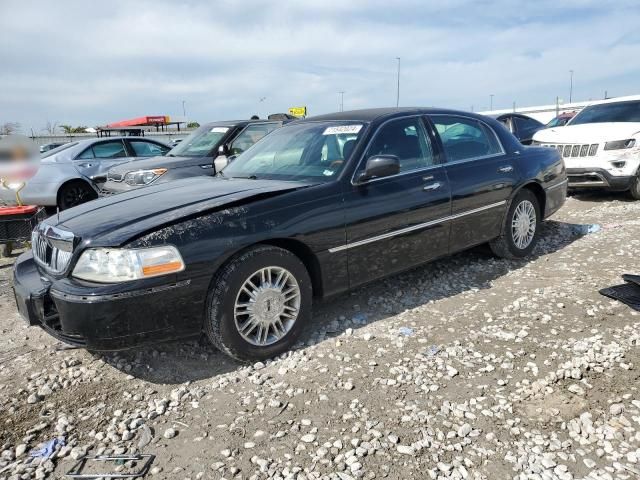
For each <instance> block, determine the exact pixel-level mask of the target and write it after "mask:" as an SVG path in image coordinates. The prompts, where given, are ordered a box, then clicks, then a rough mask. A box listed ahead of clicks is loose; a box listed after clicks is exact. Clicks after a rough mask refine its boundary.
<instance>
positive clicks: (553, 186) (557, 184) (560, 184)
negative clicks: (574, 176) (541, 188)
mask: <svg viewBox="0 0 640 480" xmlns="http://www.w3.org/2000/svg"><path fill="white" fill-rule="evenodd" d="M567 183H569V179H568V178H567V179H565V180H563V181H561V182H560V183H556V184H555V185H551V186H550V187H547V188H545V190H546V191H547V192H548V191H549V190H554V189H556V188H558V187H561V186H563V185H566V184H567Z"/></svg>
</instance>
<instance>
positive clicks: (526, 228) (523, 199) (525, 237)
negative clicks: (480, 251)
mask: <svg viewBox="0 0 640 480" xmlns="http://www.w3.org/2000/svg"><path fill="white" fill-rule="evenodd" d="M540 219H541V215H540V205H539V203H538V199H537V198H536V196H535V195H534V194H533V192H531V191H530V190H528V189H523V190H521V191H520V192H518V194H517V195H516V196H515V198H514V199H513V200H512V201H511V205H510V206H509V211H508V212H507V215H506V217H505V221H504V225H503V227H502V234H501V235H500V236H499V237H498V238H496V239H495V240H492V241H491V242H490V243H489V245H490V246H491V250H492V251H493V253H494V254H496V255H497V256H499V257H503V258H512V259H513V258H522V257H526V256H527V255H529V254H530V253H531V252H532V251H533V249H534V247H535V246H536V243H537V241H538V229H539V226H540Z"/></svg>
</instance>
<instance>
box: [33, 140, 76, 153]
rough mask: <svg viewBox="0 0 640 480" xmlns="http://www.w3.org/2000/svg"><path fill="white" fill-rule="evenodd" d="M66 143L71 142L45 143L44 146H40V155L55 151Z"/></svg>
mask: <svg viewBox="0 0 640 480" xmlns="http://www.w3.org/2000/svg"><path fill="white" fill-rule="evenodd" d="M65 143H69V142H53V143H45V144H44V145H40V153H45V152H48V151H49V150H53V149H54V148H58V147H60V146H62V145H64V144H65Z"/></svg>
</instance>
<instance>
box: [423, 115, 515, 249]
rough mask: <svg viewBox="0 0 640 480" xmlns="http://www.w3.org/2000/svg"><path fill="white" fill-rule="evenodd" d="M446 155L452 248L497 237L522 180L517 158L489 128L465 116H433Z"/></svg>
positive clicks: (431, 117) (431, 118)
mask: <svg viewBox="0 0 640 480" xmlns="http://www.w3.org/2000/svg"><path fill="white" fill-rule="evenodd" d="M429 119H430V121H431V122H432V123H433V125H434V128H435V130H436V132H437V133H438V135H439V137H440V142H441V144H442V148H443V150H444V153H445V156H446V163H445V166H446V171H447V177H448V179H449V182H450V184H451V217H452V219H451V241H450V251H451V252H455V251H459V250H462V249H464V248H467V247H470V246H473V245H478V244H481V243H484V242H486V241H488V240H490V239H492V238H495V237H496V236H498V235H499V233H500V230H501V227H502V220H503V218H504V214H505V211H506V208H507V206H508V200H509V198H510V196H511V193H512V192H513V188H514V186H515V185H516V184H517V182H518V178H519V174H518V171H517V168H516V165H517V163H516V161H515V159H514V158H512V157H511V156H510V155H508V154H507V153H506V150H505V149H504V147H503V146H502V144H501V143H500V140H499V138H498V136H497V134H496V133H495V131H494V130H493V128H492V127H491V126H489V125H488V124H486V123H485V122H482V121H480V120H477V119H475V118H471V117H466V116H464V115H429Z"/></svg>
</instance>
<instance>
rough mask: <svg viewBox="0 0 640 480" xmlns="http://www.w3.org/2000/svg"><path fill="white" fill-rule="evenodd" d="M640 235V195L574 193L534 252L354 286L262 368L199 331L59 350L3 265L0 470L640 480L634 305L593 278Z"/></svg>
mask: <svg viewBox="0 0 640 480" xmlns="http://www.w3.org/2000/svg"><path fill="white" fill-rule="evenodd" d="M591 224H598V225H600V226H601V229H600V230H599V231H597V232H594V233H587V230H588V225H591ZM594 230H595V229H594ZM639 232H640V202H635V203H633V202H631V201H628V200H627V199H626V198H625V197H623V196H615V195H605V194H602V195H590V196H581V197H572V198H569V199H568V201H567V204H566V206H565V207H564V208H563V209H562V210H561V211H560V212H559V213H558V214H557V215H556V216H555V217H554V218H553V219H552V220H551V221H549V222H547V223H546V224H545V225H544V226H543V228H542V236H541V241H540V243H539V245H538V247H537V249H536V251H535V257H533V258H531V259H528V260H527V261H506V260H500V259H496V258H494V257H492V256H491V255H490V254H489V253H488V251H487V249H485V248H479V249H475V250H473V251H470V252H465V253H463V254H459V255H456V256H454V257H452V258H448V259H445V260H441V261H438V262H436V263H433V264H431V265H429V266H426V267H424V268H419V269H416V270H413V271H411V272H407V273H404V274H402V275H398V276H395V277H392V278H390V279H388V280H385V281H381V282H377V283H375V284H372V285H369V286H367V287H365V288H361V289H359V290H357V291H355V292H352V293H350V294H348V295H343V296H341V297H338V298H336V299H333V300H331V301H328V302H326V303H324V304H322V305H319V306H317V307H316V310H315V314H314V323H313V324H312V325H311V326H310V327H309V329H308V332H307V334H306V336H305V338H304V340H303V341H304V344H301V345H300V348H298V349H296V350H295V351H294V352H291V353H289V354H287V355H285V356H283V357H282V358H278V359H276V360H273V361H269V362H265V363H264V364H263V363H257V364H255V365H251V366H247V365H241V364H238V363H235V362H233V361H231V360H229V359H227V358H226V357H225V356H224V355H222V354H220V353H218V352H217V351H215V350H214V349H213V348H212V347H210V346H208V345H207V343H206V342H205V341H194V342H189V343H180V344H164V345H160V346H156V347H154V348H147V349H142V350H137V351H127V352H123V353H120V354H117V355H115V354H114V355H108V356H101V355H92V354H91V353H89V352H86V351H84V350H73V349H71V350H70V349H64V347H63V346H62V345H61V344H60V343H58V342H57V341H55V340H54V339H53V338H50V337H49V336H47V335H46V334H44V333H43V332H41V331H40V330H38V329H35V328H27V327H25V326H24V324H23V323H22V321H21V320H20V319H19V317H18V314H17V312H16V310H15V307H14V304H13V299H12V296H11V290H10V272H11V268H10V267H11V262H10V261H7V260H5V261H4V263H2V264H0V330H1V333H2V342H1V344H0V451H1V456H0V478H9V479H12V480H13V479H28V478H62V477H63V476H64V473H65V472H66V471H67V470H68V469H69V468H71V466H72V465H73V464H74V462H75V459H77V458H80V457H81V456H82V455H84V454H85V452H88V453H90V454H104V453H116V454H121V453H125V452H127V453H131V452H140V451H141V452H144V453H152V454H154V455H156V458H155V461H154V463H153V468H152V470H151V472H150V474H149V475H148V477H150V478H167V479H201V478H207V479H221V478H225V479H235V478H238V479H240V478H242V479H263V478H278V479H283V478H287V479H288V478H295V479H317V478H332V479H341V480H347V479H351V478H391V479H408V478H416V479H424V478H452V479H462V478H473V479H491V480H493V479H509V478H514V479H578V478H590V479H614V478H615V479H632V478H638V476H639V475H640V392H638V382H637V380H638V377H639V374H638V373H637V372H638V368H640V349H639V348H638V346H639V345H640V314H638V313H637V312H634V311H632V310H631V309H630V308H628V307H626V306H625V305H622V304H620V303H618V302H615V301H612V300H610V299H608V298H605V297H603V296H601V295H600V294H598V290H599V289H600V288H603V287H607V286H610V285H613V284H618V283H621V280H620V275H621V274H622V273H634V272H635V273H640V256H639V255H638V252H640V236H639V235H638V233H639ZM56 437H57V438H59V439H60V440H64V442H65V446H60V445H58V446H57V447H56V448H55V452H54V454H53V456H52V457H51V458H49V459H48V460H46V461H43V460H41V459H35V460H33V461H31V460H30V458H29V452H30V451H31V450H32V449H34V448H37V447H39V446H40V444H41V443H42V442H44V441H47V440H50V439H53V438H56ZM103 467H104V466H103ZM129 467H130V465H128V464H124V465H119V466H114V467H113V468H115V469H116V470H120V471H128V470H127V469H128V468H129Z"/></svg>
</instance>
